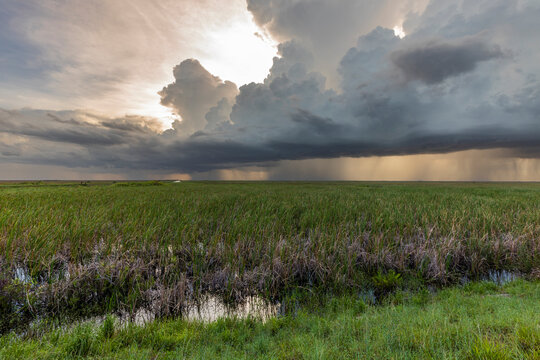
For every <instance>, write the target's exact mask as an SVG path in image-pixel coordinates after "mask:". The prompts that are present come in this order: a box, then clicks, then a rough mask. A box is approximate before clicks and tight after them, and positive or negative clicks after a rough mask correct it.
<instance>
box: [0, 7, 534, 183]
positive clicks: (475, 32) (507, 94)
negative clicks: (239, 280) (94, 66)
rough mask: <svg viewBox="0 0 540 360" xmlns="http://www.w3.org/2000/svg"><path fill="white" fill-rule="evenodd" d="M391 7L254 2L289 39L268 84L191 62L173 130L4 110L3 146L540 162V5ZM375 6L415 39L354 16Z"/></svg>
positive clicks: (44, 156) (119, 161)
mask: <svg viewBox="0 0 540 360" xmlns="http://www.w3.org/2000/svg"><path fill="white" fill-rule="evenodd" d="M390 3H394V2H385V1H381V2H375V1H364V2H359V1H348V0H343V1H335V2H334V1H323V0H311V1H310V0H290V1H284V0H283V1H282V0H274V1H269V2H268V1H258V0H249V1H248V9H250V11H252V12H253V14H254V17H255V20H256V21H257V22H258V23H259V24H260V25H261V26H263V27H264V28H265V29H266V30H267V31H268V32H270V33H271V35H272V36H275V37H279V38H283V39H284V41H283V42H282V43H281V44H280V45H279V47H278V52H279V54H278V56H276V57H275V58H274V61H273V66H272V68H271V69H270V71H269V74H268V76H267V78H266V79H265V80H264V81H263V82H262V83H250V84H247V85H244V86H242V87H240V88H239V89H238V88H237V86H236V85H235V84H233V83H232V82H228V81H222V80H221V79H219V78H218V77H216V76H214V75H212V74H210V73H209V72H208V71H207V70H206V69H205V68H204V67H203V66H202V65H201V64H200V63H199V62H198V61H196V60H186V61H184V62H182V63H181V64H180V65H178V66H177V67H176V68H175V69H174V77H175V81H174V82H173V83H171V84H169V85H168V86H166V87H164V88H163V90H162V91H161V92H160V96H161V103H162V104H163V105H165V106H168V107H170V108H171V109H173V111H174V112H176V113H177V114H178V115H180V116H181V117H182V120H181V121H177V122H175V123H174V124H173V128H172V129H170V130H167V131H164V132H162V133H160V132H159V131H156V130H155V129H154V128H153V125H151V124H152V120H151V119H135V121H134V122H133V121H132V119H104V118H100V117H95V116H94V117H92V116H90V115H89V114H82V113H52V112H39V111H31V110H21V111H15V112H9V111H3V112H1V113H0V123H1V124H2V128H1V129H0V134H11V135H13V136H14V140H13V141H12V143H10V144H3V145H2V146H1V147H0V153H1V154H3V155H2V156H3V158H5V159H7V158H9V161H12V162H27V163H31V162H32V161H49V162H50V163H55V164H64V163H68V164H69V163H70V162H69V161H68V160H66V159H68V158H70V157H71V158H77V159H79V160H78V161H77V163H78V164H80V163H81V162H86V163H88V164H92V165H93V166H99V165H102V166H105V167H114V168H148V169H158V170H164V171H171V172H172V171H175V172H201V171H212V170H215V169H225V168H234V167H240V166H247V165H257V166H261V165H262V166H270V165H272V164H275V163H276V162H278V161H280V160H298V159H317V158H335V157H344V156H351V157H355V156H386V155H403V154H429V153H448V152H455V151H461V150H469V149H505V151H507V153H509V154H512V156H521V157H536V158H540V78H539V75H538V74H540V63H539V62H538V61H537V59H538V56H539V55H540V48H539V47H538V41H537V35H536V34H538V33H539V32H540V21H538V19H540V3H538V2H537V1H534V0H489V1H487V0H480V1H477V2H474V3H473V2H470V1H466V0H431V1H430V2H429V4H428V5H427V7H425V10H424V11H422V12H421V13H419V12H418V11H417V10H418V8H419V5H417V2H412V1H411V2H410V4H412V5H410V6H411V7H410V8H409V11H407V9H406V8H399V12H393V10H392V11H390V10H388V6H389V4H390ZM394 4H395V3H394ZM422 10H423V7H422ZM370 11H371V12H372V13H373V14H375V15H374V18H375V19H376V18H377V16H379V15H377V14H383V13H385V12H386V11H390V13H391V15H389V18H388V19H391V20H388V21H389V22H390V21H391V23H390V24H392V23H393V22H394V21H396V19H397V18H398V15H399V16H404V22H403V23H404V29H405V31H406V33H407V36H406V37H404V38H403V39H401V38H399V37H397V36H396V35H395V33H394V31H393V30H392V29H391V28H389V27H388V26H386V27H385V26H375V25H374V26H370V29H369V31H367V30H366V31H364V30H362V29H363V28H362V29H361V28H360V27H356V24H353V22H354V21H353V19H357V20H358V21H359V22H361V19H363V18H369V16H368V15H369V12H370ZM396 11H397V10H396ZM345 13H346V14H345ZM336 14H345V15H346V16H345V17H344V18H343V19H342V20H340V18H339V16H337V15H336ZM396 14H398V15H396ZM405 14H406V15H405ZM293 15H294V16H296V17H293ZM355 15H357V17H355ZM380 16H383V15H380ZM293 19H298V21H297V22H294V21H293ZM340 21H343V23H341V22H340ZM331 23H335V24H336V25H337V30H336V29H330V27H329V26H327V25H328V24H331ZM317 25H319V27H320V28H317ZM358 26H360V25H358ZM361 26H367V25H365V24H362V25H361ZM324 31H328V32H329V34H326V35H325V36H322V35H321V36H320V37H319V36H318V35H317V34H320V33H321V32H324ZM351 32H353V33H354V32H356V33H357V34H356V36H355V37H356V40H355V41H354V40H351V41H350V42H351V43H350V44H349V40H350V37H351V35H350V33H351ZM344 34H345V35H344ZM341 36H342V37H341ZM334 42H335V43H339V46H337V45H336V44H334ZM347 44H348V45H347ZM336 46H337V47H336ZM344 46H345V50H344V51H343V52H342V53H340V54H339V56H337V55H336V53H334V52H332V51H331V49H337V48H338V47H339V48H342V47H344ZM326 54H329V55H327V56H326ZM323 63H324V64H325V65H324V66H321V64H323ZM330 63H333V66H334V73H335V74H337V75H335V76H336V78H335V79H333V81H330V82H329V81H328V77H329V76H330V77H332V76H334V75H332V74H329V73H328V72H327V71H326V68H327V65H328V64H330ZM43 119H45V121H43ZM128 124H135V125H128ZM59 144H61V146H60V145H59ZM68 154H69V155H68Z"/></svg>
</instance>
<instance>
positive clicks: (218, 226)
mask: <svg viewBox="0 0 540 360" xmlns="http://www.w3.org/2000/svg"><path fill="white" fill-rule="evenodd" d="M94 185H96V186H94ZM97 185H99V186H97ZM0 209H1V210H0V312H1V313H2V315H3V316H2V320H0V330H1V332H2V333H9V332H13V331H15V332H21V331H23V332H24V331H27V329H28V328H29V327H31V326H32V324H34V323H35V322H36V321H43V319H50V320H51V321H64V322H66V321H67V322H70V321H77V320H80V319H85V318H91V317H95V316H104V315H106V314H129V316H132V317H134V316H135V315H136V313H137V311H140V309H146V310H148V311H151V312H152V314H153V317H155V318H156V319H178V318H182V317H183V316H184V317H186V316H188V315H189V314H190V313H192V312H193V309H194V308H196V307H197V306H198V305H200V304H201V303H203V302H204V299H207V298H208V297H209V296H211V297H212V298H214V299H219V301H220V303H222V304H225V305H226V306H227V307H230V308H231V309H234V308H235V307H237V306H245V302H246V299H249V298H253V297H257V298H260V299H263V300H264V301H265V302H266V303H267V304H268V305H269V306H274V307H275V306H279V312H280V314H282V316H289V315H290V314H291V313H294V312H295V311H297V310H298V309H299V308H302V304H303V302H302V301H300V302H298V301H291V299H295V297H299V298H305V296H304V295H305V294H311V296H316V297H321V298H327V297H329V298H336V299H339V298H343V297H347V298H350V297H352V298H354V299H359V300H361V301H362V302H363V303H364V304H369V303H374V304H384V303H385V301H387V300H386V299H388V298H390V297H392V296H395V294H396V293H400V292H403V291H413V292H416V293H418V294H421V293H422V292H426V291H427V292H429V293H430V294H431V293H432V292H433V291H436V290H437V289H441V288H444V287H448V286H451V285H459V284H466V283H468V282H470V281H477V280H482V279H491V280H494V281H496V282H499V284H498V285H502V284H503V283H505V282H507V281H509V280H515V279H516V278H518V277H519V278H524V279H529V280H532V281H534V280H535V279H538V278H539V277H540V241H539V239H540V221H539V219H540V185H537V184H512V185H510V184H446V183H435V184H421V183H420V184H415V183H407V184H400V183H195V182H183V183H162V182H144V183H103V184H100V183H91V182H90V183H88V182H85V183H73V184H70V183H60V184H52V183H27V184H6V185H3V186H0ZM497 279H499V280H500V279H502V280H501V281H499V280H497ZM428 289H429V290H428ZM298 294H304V295H298ZM243 304H244V305H243ZM242 326H243V325H242ZM25 329H26V330H25Z"/></svg>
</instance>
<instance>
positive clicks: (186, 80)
mask: <svg viewBox="0 0 540 360" xmlns="http://www.w3.org/2000/svg"><path fill="white" fill-rule="evenodd" d="M173 74H174V79H175V81H174V83H172V84H169V85H168V86H166V87H164V88H163V90H161V91H160V92H159V95H160V96H161V104H162V105H165V106H169V107H171V108H172V109H173V110H174V111H175V112H176V113H177V114H178V115H180V116H181V117H182V121H181V122H177V123H176V124H175V128H176V129H177V130H179V131H181V133H182V134H185V133H187V134H191V133H194V132H196V131H199V130H202V129H204V128H205V127H206V125H207V123H208V120H207V119H206V114H207V113H208V112H209V111H210V110H211V109H212V108H214V107H216V106H218V107H219V106H221V107H223V106H226V104H227V103H229V102H232V100H233V99H234V97H235V96H236V94H237V93H238V88H237V87H236V85H235V84H234V83H232V82H230V81H225V82H223V81H222V80H221V79H220V78H218V77H217V76H214V75H212V74H210V73H209V72H208V71H207V70H206V69H205V68H203V67H202V65H201V64H200V63H199V62H198V61H197V60H194V59H189V60H185V61H183V62H182V63H181V64H180V65H177V66H176V67H175V68H174V70H173ZM218 102H219V103H220V104H221V105H219V104H218ZM213 112H214V113H216V112H219V110H218V109H213ZM216 115H217V114H216ZM216 115H210V123H212V122H213V121H214V120H213V118H214V117H215V116H216Z"/></svg>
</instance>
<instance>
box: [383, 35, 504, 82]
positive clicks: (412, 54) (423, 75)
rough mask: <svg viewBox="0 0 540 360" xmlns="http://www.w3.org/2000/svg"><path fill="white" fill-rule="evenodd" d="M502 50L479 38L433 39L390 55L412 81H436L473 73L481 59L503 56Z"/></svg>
mask: <svg viewBox="0 0 540 360" xmlns="http://www.w3.org/2000/svg"><path fill="white" fill-rule="evenodd" d="M502 56H503V52H502V50H501V49H500V48H499V47H498V46H497V45H489V44H486V43H484V42H482V41H481V40H478V39H464V40H462V41H459V42H447V41H430V42H428V43H425V44H421V45H419V46H416V47H413V48H409V49H405V50H398V51H396V52H394V53H392V54H391V59H392V62H393V63H394V64H395V65H396V66H397V67H398V68H399V69H400V70H401V71H402V72H403V74H404V75H405V76H406V77H407V78H408V79H411V80H420V81H423V82H425V83H426V84H436V83H440V82H442V81H444V80H445V79H446V78H449V77H452V76H457V75H460V74H463V73H467V72H471V71H473V70H474V69H475V68H476V65H477V64H478V63H480V62H482V61H487V60H491V59H496V58H500V57H502Z"/></svg>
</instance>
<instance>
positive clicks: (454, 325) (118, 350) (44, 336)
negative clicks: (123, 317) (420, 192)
mask: <svg viewBox="0 0 540 360" xmlns="http://www.w3.org/2000/svg"><path fill="white" fill-rule="evenodd" d="M417 295H418V294H417V293H414V292H413V293H408V294H405V295H404V296H397V297H394V299H390V298H389V299H388V303H387V305H383V306H366V305H364V304H363V302H362V300H361V299H360V298H358V297H350V296H348V297H327V298H324V299H312V300H311V302H310V301H309V300H308V298H306V299H305V300H306V302H305V303H304V304H303V305H302V306H301V307H300V308H299V310H298V311H297V312H296V313H295V314H289V315H286V316H282V317H279V318H274V319H271V320H270V321H268V322H266V323H261V322H259V321H256V320H249V319H248V320H233V319H223V320H219V321H217V322H215V323H210V324H201V323H188V322H185V321H182V320H172V321H162V322H155V323H152V324H149V325H147V326H145V327H137V326H133V325H130V326H127V327H118V326H116V327H114V326H112V327H111V323H110V321H109V320H106V321H105V322H104V323H102V324H98V325H92V324H82V325H78V326H75V327H72V328H71V329H69V330H59V329H55V330H45V331H44V332H42V333H39V334H34V335H32V336H29V337H26V338H24V337H22V338H21V337H17V336H16V335H5V336H4V337H2V338H0V358H5V359H65V358H81V357H82V358H94V359H233V358H234V359H539V358H540V283H538V282H526V281H522V280H519V281H516V282H512V283H510V284H507V285H505V286H503V287H498V286H495V287H493V286H491V285H487V284H486V283H473V284H470V285H468V286H466V287H454V288H451V289H446V290H442V291H440V292H438V293H436V294H428V295H427V296H426V297H425V299H424V301H422V302H420V303H419V302H417V299H416V296H417Z"/></svg>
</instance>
